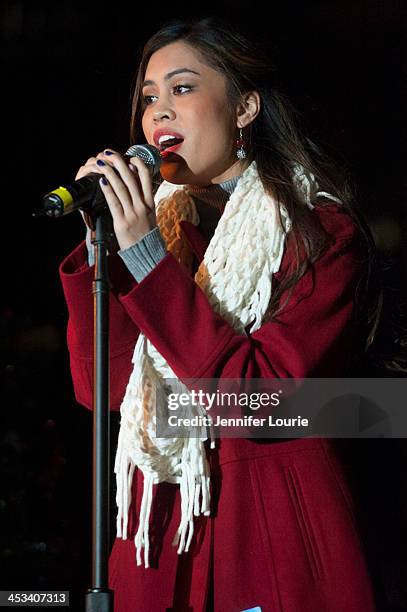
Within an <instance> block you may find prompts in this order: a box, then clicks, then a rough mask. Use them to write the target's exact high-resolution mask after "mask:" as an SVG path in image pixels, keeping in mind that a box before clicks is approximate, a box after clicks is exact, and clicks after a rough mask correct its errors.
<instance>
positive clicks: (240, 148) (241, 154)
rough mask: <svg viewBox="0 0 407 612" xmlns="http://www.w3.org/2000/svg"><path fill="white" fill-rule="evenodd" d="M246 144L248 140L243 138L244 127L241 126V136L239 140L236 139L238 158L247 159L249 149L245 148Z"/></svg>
mask: <svg viewBox="0 0 407 612" xmlns="http://www.w3.org/2000/svg"><path fill="white" fill-rule="evenodd" d="M245 144H246V141H245V140H244V139H243V132H242V128H240V132H239V138H238V140H236V146H237V151H236V155H237V157H238V159H246V157H247V151H246V149H245Z"/></svg>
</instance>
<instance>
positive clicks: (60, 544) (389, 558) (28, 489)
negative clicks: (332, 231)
mask: <svg viewBox="0 0 407 612" xmlns="http://www.w3.org/2000/svg"><path fill="white" fill-rule="evenodd" d="M266 6H267V13H266V12H265V7H266ZM402 6H403V3H402V2H401V1H400V2H398V1H395V0H385V1H382V2H378V1H371V2H367V1H366V2H362V1H361V0H355V1H354V2H339V1H331V2H315V1H313V2H303V3H299V2H290V1H286V2H284V3H283V2H267V3H261V2H253V1H250V2H249V1H246V2H242V1H241V0H235V1H234V2H227V1H225V0H223V1H222V0H219V1H218V2H216V3H214V4H213V5H212V4H210V3H209V4H206V5H205V7H203V6H201V5H199V6H198V8H197V9H196V10H195V9H193V8H192V4H191V3H186V2H182V3H181V2H165V3H157V2H151V3H147V2H144V3H142V2H140V3H135V2H133V3H125V2H119V1H116V2H112V3H110V4H103V3H101V2H100V3H89V4H87V3H86V2H83V3H78V4H75V3H73V2H66V1H63V2H55V3H51V2H49V3H47V2H21V1H20V2H18V1H15V2H12V1H9V2H7V1H6V2H3V3H2V5H1V8H0V23H1V50H2V59H3V62H2V64H3V82H2V92H3V95H2V101H3V103H5V107H4V108H3V113H2V116H3V120H4V121H3V128H2V136H3V146H2V169H3V172H2V181H1V190H2V232H1V234H2V240H1V245H2V278H3V285H4V288H3V291H2V295H1V298H0V333H1V340H2V342H1V349H0V351H1V381H2V391H1V400H2V410H1V416H0V419H1V430H0V456H1V468H0V469H1V473H0V477H1V482H2V484H1V486H0V538H1V539H0V563H1V568H0V576H1V577H0V589H12V588H19V589H41V588H43V589H44V588H47V589H65V590H70V591H71V597H72V599H73V600H74V601H75V602H76V603H74V607H73V609H77V610H80V609H81V604H80V603H79V602H81V601H82V593H83V591H84V589H85V588H86V587H87V586H89V583H90V568H89V559H90V542H91V533H90V528H91V524H90V509H89V504H90V494H91V483H90V465H91V448H90V441H91V416H90V413H88V412H87V411H86V410H85V409H84V408H82V407H80V406H78V404H77V403H76V402H75V399H74V396H73V392H72V386H71V382H70V376H69V368H68V357H67V351H66V346H65V327H66V320H67V314H66V308H65V304H64V301H63V297H62V291H61V287H60V284H59V279H58V265H59V263H60V262H61V260H62V258H63V257H64V256H65V255H66V254H67V253H68V252H69V251H70V250H71V249H72V248H73V247H74V246H75V245H76V244H77V243H78V241H79V240H80V239H82V237H83V235H84V228H83V224H82V220H81V218H80V216H79V215H78V214H77V213H75V214H74V215H70V216H68V217H66V218H64V219H59V220H51V219H48V218H43V219H33V218H32V217H31V213H32V212H33V210H34V209H35V208H38V207H39V205H40V201H41V196H42V195H43V194H45V193H46V192H47V191H49V190H50V189H52V188H55V187H57V186H58V185H59V184H60V183H63V182H64V181H70V180H72V178H73V177H74V176H75V174H76V171H77V169H78V167H79V166H80V165H82V163H84V161H85V160H86V159H87V158H88V157H90V156H91V155H94V154H96V153H97V152H99V151H100V150H102V149H103V148H105V147H107V146H110V147H113V148H116V149H118V150H125V148H126V146H127V144H128V123H129V116H130V89H131V82H132V78H133V74H134V72H135V70H136V67H137V60H138V56H139V55H138V54H139V51H140V49H141V47H142V45H143V42H144V41H145V40H146V38H147V37H148V36H150V35H151V34H152V33H153V32H155V31H156V30H157V29H158V27H159V26H160V25H161V24H162V23H164V22H165V21H167V20H168V19H170V18H172V17H186V16H194V15H195V16H207V15H218V16H220V17H225V18H226V19H232V20H233V21H234V22H237V23H239V24H241V26H242V27H243V30H244V31H246V32H247V33H249V34H250V35H251V36H254V37H255V38H256V39H258V40H261V41H263V42H264V43H265V44H266V45H267V47H268V49H269V52H270V57H272V59H273V61H274V64H275V65H276V68H277V79H278V82H279V83H280V84H281V87H282V88H283V89H284V90H285V91H286V92H287V93H288V94H289V95H290V96H291V98H292V99H293V101H294V104H295V105H296V106H297V108H298V109H299V110H300V111H301V112H302V116H303V122H304V125H305V126H306V128H307V129H308V132H309V134H310V135H311V137H312V138H314V139H315V140H316V141H318V142H319V143H321V144H322V145H323V146H324V147H325V148H326V150H327V151H328V152H329V153H331V155H333V156H334V157H336V158H337V159H338V160H339V161H340V162H342V163H344V164H345V165H346V166H347V167H348V168H349V169H350V171H351V173H352V175H353V177H354V180H355V183H356V185H357V188H358V194H359V196H358V202H359V206H360V208H361V210H362V211H363V212H364V214H365V216H366V218H367V220H368V223H369V225H370V227H371V229H372V231H373V233H374V236H375V238H376V242H377V245H378V247H379V249H380V251H381V252H382V253H383V255H384V256H385V257H386V259H387V260H388V261H389V262H390V264H391V267H390V271H389V274H388V282H389V285H390V286H391V289H392V291H393V292H394V295H395V296H397V294H400V295H401V294H403V293H405V286H406V282H405V281H406V270H407V267H406V263H407V243H406V212H405V204H404V191H405V183H404V173H403V169H404V166H403V162H404V160H403V156H402V151H401V146H402V145H401V143H402V109H403V102H404V100H403V90H402V68H403V61H405V56H404V57H403V51H404V49H403V37H404V35H405V28H404V27H403V21H404V19H405V13H403V11H402ZM115 428H116V422H115V421H114V422H113V431H114V430H115ZM113 446H114V442H113ZM405 458H406V447H405V443H404V441H403V440H396V439H395V440H360V441H357V444H355V443H354V444H350V445H349V448H348V450H347V453H346V456H344V460H345V461H346V464H347V465H348V467H349V469H350V477H351V482H352V486H353V487H354V492H355V496H356V501H357V504H358V508H359V512H360V522H361V528H362V531H363V535H364V538H365V543H366V550H367V553H368V557H369V563H370V565H371V571H372V575H373V577H374V582H375V587H376V589H377V594H378V599H379V602H380V603H379V607H380V610H383V611H386V612H390V611H396V610H405V609H407V586H406V584H407V553H406V532H407V495H406V485H405V479H404V474H405V468H406V463H405Z"/></svg>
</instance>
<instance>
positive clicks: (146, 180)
mask: <svg viewBox="0 0 407 612" xmlns="http://www.w3.org/2000/svg"><path fill="white" fill-rule="evenodd" d="M130 169H131V170H132V171H133V172H135V170H136V171H137V175H138V177H139V180H140V184H141V188H142V191H143V196H144V198H143V199H144V203H145V204H146V205H147V206H148V208H149V209H150V210H153V209H154V208H155V205H154V195H153V183H152V180H151V172H150V169H149V168H148V167H147V166H146V164H145V163H144V162H143V161H142V160H141V159H140V158H139V157H131V158H130Z"/></svg>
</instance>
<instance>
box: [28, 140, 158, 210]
mask: <svg viewBox="0 0 407 612" xmlns="http://www.w3.org/2000/svg"><path fill="white" fill-rule="evenodd" d="M126 156H127V157H139V158H140V159H141V160H142V161H143V162H144V163H145V164H146V166H147V167H148V168H149V170H150V173H151V175H152V176H154V175H155V174H157V173H158V172H159V170H160V166H161V155H160V152H159V150H158V149H157V148H156V147H153V146H152V145H149V144H138V145H132V146H131V147H130V148H129V149H127V151H126ZM100 177H101V175H100V174H98V173H97V172H92V173H90V174H87V175H86V176H83V177H82V178H80V179H78V180H77V181H75V182H74V183H72V184H69V185H61V186H60V187H58V189H54V190H53V191H50V192H49V193H47V194H46V195H45V196H44V197H43V199H42V209H41V210H40V211H38V212H36V213H34V216H42V215H48V216H49V217H62V216H63V215H68V214H69V213H71V212H73V211H75V210H78V209H79V208H81V209H82V210H84V211H85V212H90V210H92V211H93V212H96V211H98V210H100V209H102V208H105V207H106V206H107V204H106V199H105V196H104V194H103V191H102V190H101V188H100V185H99V179H100Z"/></svg>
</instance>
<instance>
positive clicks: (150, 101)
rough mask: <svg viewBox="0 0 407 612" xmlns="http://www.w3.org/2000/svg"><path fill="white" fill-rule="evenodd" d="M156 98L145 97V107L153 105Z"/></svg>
mask: <svg viewBox="0 0 407 612" xmlns="http://www.w3.org/2000/svg"><path fill="white" fill-rule="evenodd" d="M156 97H157V96H143V105H144V106H149V105H150V104H152V102H154V98H156Z"/></svg>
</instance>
